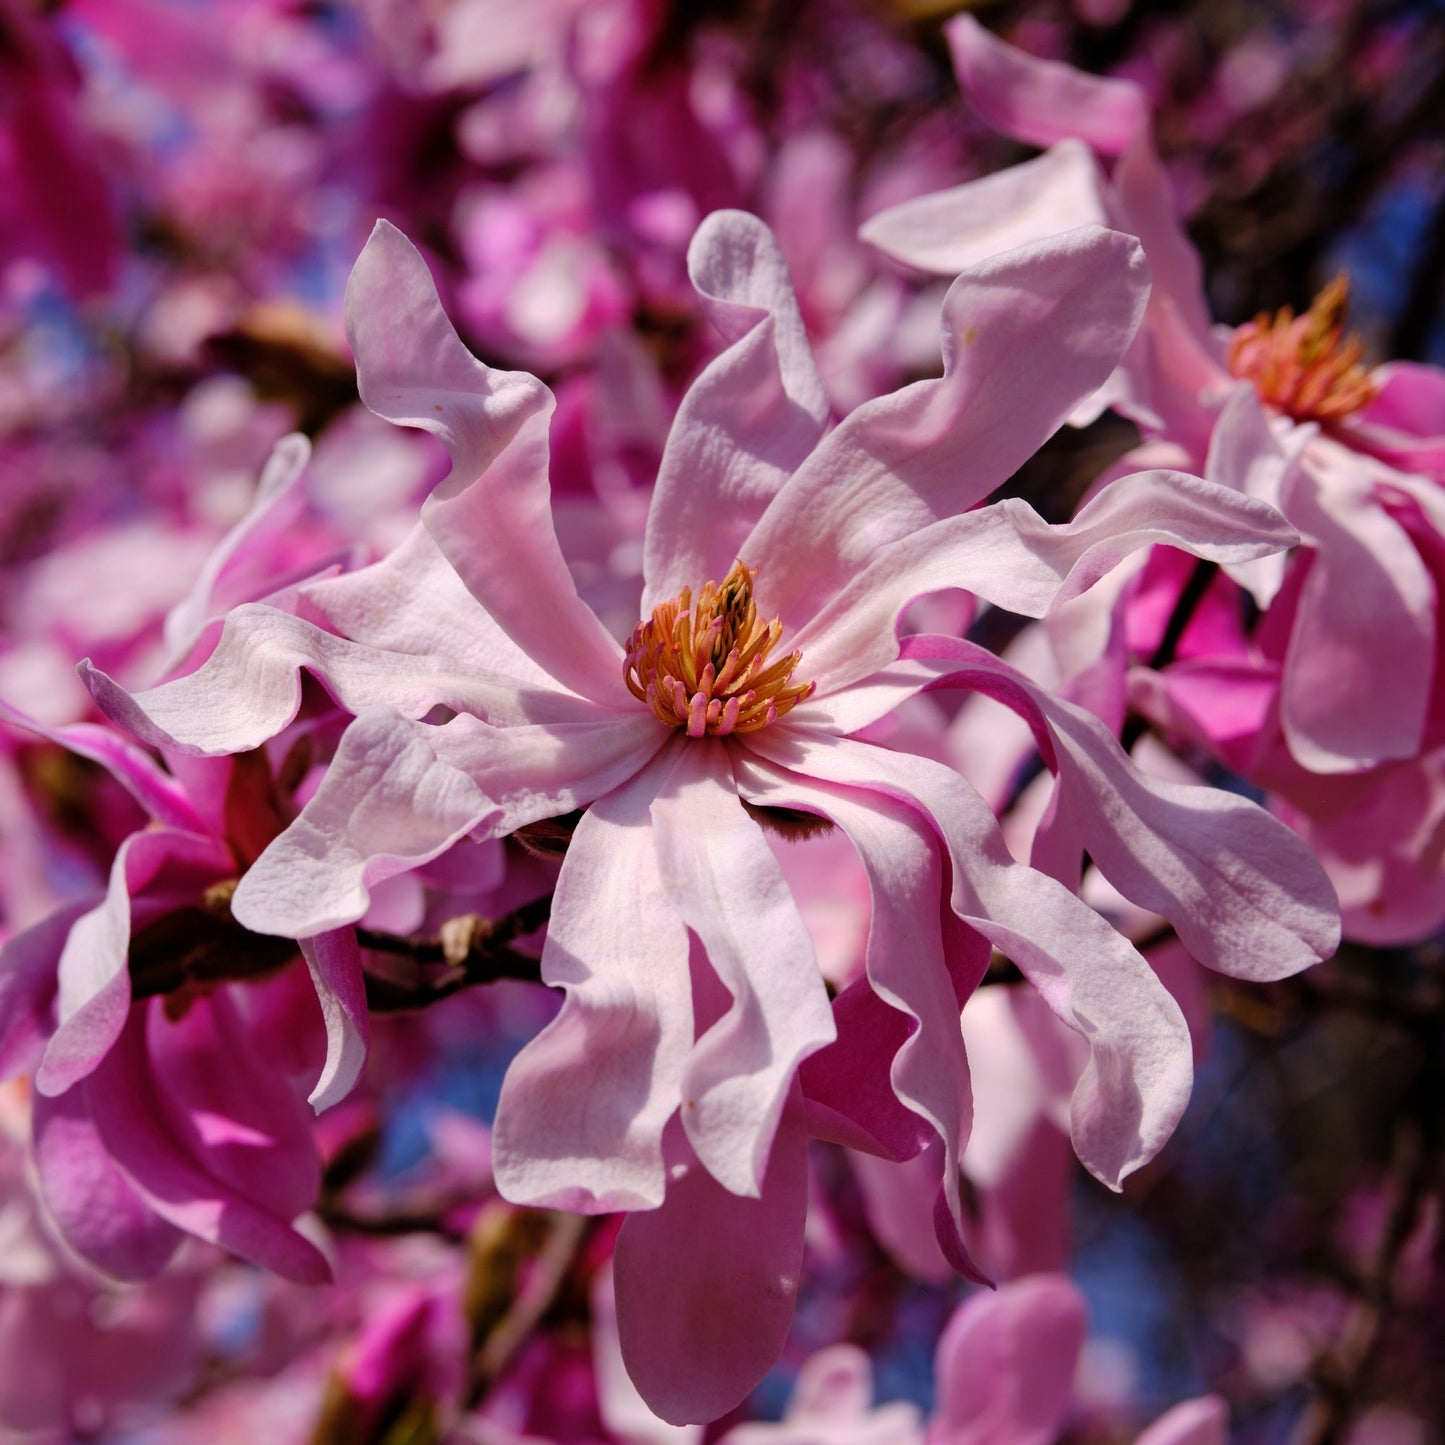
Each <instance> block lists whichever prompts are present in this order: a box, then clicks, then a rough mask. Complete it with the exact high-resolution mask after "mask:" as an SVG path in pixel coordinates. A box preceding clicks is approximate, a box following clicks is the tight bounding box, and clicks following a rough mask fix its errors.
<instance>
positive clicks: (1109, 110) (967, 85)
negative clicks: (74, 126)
mask: <svg viewBox="0 0 1445 1445" xmlns="http://www.w3.org/2000/svg"><path fill="white" fill-rule="evenodd" d="M944 33H945V35H946V36H947V37H948V46H949V49H950V50H951V51H952V52H953V64H954V69H955V70H956V71H957V72H958V81H959V84H960V86H962V88H963V92H964V94H965V95H966V96H967V97H968V99H969V102H970V103H971V104H972V105H973V107H974V109H975V110H977V111H978V113H979V114H980V115H981V116H982V117H983V118H984V119H985V120H986V121H987V122H988V123H989V125H991V126H992V127H993V128H994V129H995V130H999V131H1002V132H1003V133H1004V134H1005V135H1008V136H1012V137H1013V138H1014V139H1015V140H1021V141H1027V142H1028V143H1029V144H1030V145H1037V146H1049V145H1053V144H1054V142H1055V141H1060V140H1063V139H1064V138H1065V137H1067V136H1077V137H1079V139H1081V140H1084V141H1087V142H1088V144H1089V145H1090V146H1092V147H1093V148H1094V149H1095V150H1096V151H1098V152H1099V153H1100V154H1101V155H1106V156H1116V155H1120V154H1122V153H1123V152H1124V151H1126V150H1127V149H1128V148H1129V146H1130V145H1131V144H1132V143H1133V142H1134V141H1135V140H1136V139H1137V138H1138V137H1139V136H1141V135H1147V134H1148V132H1149V128H1150V117H1149V103H1148V101H1147V100H1145V98H1144V92H1143V91H1142V90H1141V89H1140V88H1139V86H1137V85H1135V84H1134V82H1133V81H1130V80H1113V79H1109V78H1107V77H1104V76H1097V75H1085V74H1084V73H1083V72H1082V71H1078V70H1075V69H1074V68H1073V67H1072V66H1070V65H1064V64H1061V63H1060V62H1059V61H1056V60H1040V59H1038V58H1037V57H1036V56H1032V55H1029V54H1028V53H1027V52H1026V51H1023V50H1019V49H1016V48H1015V47H1014V46H1012V45H1007V44H1005V43H1004V42H1003V41H1002V40H999V39H997V38H996V37H995V36H993V35H990V34H989V33H988V31H987V30H985V29H984V28H983V26H982V25H980V24H979V23H978V21H977V20H975V19H974V18H973V17H972V16H971V15H959V16H956V17H955V18H954V19H953V20H951V21H949V23H948V24H947V25H946V26H945V27H944Z"/></svg>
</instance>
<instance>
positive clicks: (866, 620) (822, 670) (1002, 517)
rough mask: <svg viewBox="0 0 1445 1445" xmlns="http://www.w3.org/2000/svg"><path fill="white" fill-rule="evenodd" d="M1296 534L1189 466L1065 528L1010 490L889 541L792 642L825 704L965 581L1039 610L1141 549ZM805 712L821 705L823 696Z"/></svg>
mask: <svg viewBox="0 0 1445 1445" xmlns="http://www.w3.org/2000/svg"><path fill="white" fill-rule="evenodd" d="M1298 540H1299V536H1298V533H1296V532H1295V530H1294V528H1293V527H1291V526H1290V525H1289V523H1288V522H1286V521H1285V519H1284V518H1283V517H1282V516H1281V515H1280V514H1279V512H1278V511H1276V510H1275V509H1274V508H1273V507H1271V506H1268V505H1266V504H1265V503H1263V502H1258V501H1255V500H1254V499H1252V498H1250V497H1246V496H1242V495H1241V494H1240V493H1239V492H1238V491H1235V490H1233V489H1231V488H1229V487H1223V486H1218V485H1216V484H1215V483H1213V482H1206V481H1203V480H1201V479H1200V478H1199V477H1193V476H1190V475H1188V474H1187V473H1185V472H1176V471H1165V470H1157V471H1148V472H1136V473H1134V474H1133V475H1132V476H1127V477H1121V478H1119V480H1118V481H1115V482H1113V483H1111V484H1110V485H1109V486H1108V487H1106V488H1104V489H1103V491H1101V492H1099V493H1098V495H1096V496H1095V497H1093V498H1092V499H1091V500H1090V501H1089V502H1087V503H1086V504H1085V505H1084V506H1083V507H1081V508H1080V510H1079V512H1078V515H1077V516H1076V517H1075V518H1074V519H1073V521H1071V522H1068V523H1065V524H1062V525H1059V526H1050V525H1048V524H1047V523H1046V522H1045V521H1044V520H1043V518H1041V517H1040V516H1039V515H1038V513H1037V512H1035V511H1034V510H1033V508H1031V507H1030V506H1029V505H1028V504H1027V503H1026V502H1023V501H1020V500H1018V499H1017V498H1010V499H1008V500H1006V501H1002V502H997V503H995V504H994V505H993V506H989V507H981V508H979V509H977V510H976V511H972V512H965V513H964V514H963V515H962V516H960V517H950V518H948V519H947V520H945V521H941V522H935V523H934V524H933V525H932V526H930V527H928V528H926V529H925V530H924V531H922V532H920V533H916V534H915V535H913V536H911V537H906V538H904V539H903V540H902V541H900V542H895V543H893V544H892V545H891V546H889V547H885V548H884V549H882V551H880V552H879V553H877V554H876V555H875V556H874V558H873V559H872V560H871V561H870V562H869V563H868V565H867V566H866V567H865V568H864V569H863V570H862V571H861V572H859V573H858V574H857V575H856V576H855V577H854V578H852V579H851V580H850V581H849V582H848V583H847V584H846V585H845V586H844V588H843V589H842V591H840V592H839V593H837V594H836V595H835V596H834V597H833V598H832V599H830V600H829V602H828V603H827V604H826V605H825V606H824V608H823V610H822V611H821V612H820V613H818V615H817V616H815V617H814V618H813V619H812V621H810V622H808V623H807V624H806V625H805V626H804V627H802V628H801V629H799V631H798V634H797V636H796V637H795V638H794V639H792V645H793V646H795V647H796V648H797V649H798V650H799V651H801V652H802V654H803V662H802V671H803V673H805V674H806V675H807V676H810V677H811V678H813V679H814V680H815V681H816V682H817V684H818V694H817V696H818V700H819V703H821V702H822V700H823V699H824V698H828V697H829V695H830V694H833V693H835V692H837V691H838V690H839V689H841V688H844V687H846V686H848V685H849V684H850V683H853V682H857V681H859V680H860V679H863V678H866V677H868V676H869V675H870V674H871V673H874V672H877V671H878V670H879V669H880V668H883V667H886V666H887V665H888V664H889V663H890V662H892V661H893V659H894V658H895V657H896V656H897V655H898V643H897V640H896V638H897V624H898V618H899V616H900V614H901V613H902V612H903V610H904V609H905V608H906V607H907V606H908V604H909V603H910V602H912V601H913V600H914V598H916V597H920V596H922V595H923V594H925V593H928V592H934V591H941V590H944V589H946V588H950V587H960V588H964V589H966V590H968V591H970V592H973V593H975V594H976V595H977V596H979V597H981V598H983V599H984V600H985V601H988V602H992V603H993V604H994V605H995V606H998V607H1003V608H1005V609H1007V610H1008V611H1010V612H1017V613H1021V614H1022V615H1024V616H1026V617H1043V616H1046V615H1047V614H1048V613H1049V612H1051V611H1052V610H1053V609H1054V608H1055V607H1058V606H1061V605H1062V604H1063V603H1065V602H1068V601H1070V600H1071V599H1073V598H1074V597H1077V596H1078V595H1079V594H1080V593H1082V592H1085V591H1087V590H1088V589H1089V588H1090V587H1092V586H1093V585H1094V584H1095V583H1096V582H1097V581H1098V580H1099V579H1100V578H1101V577H1103V576H1104V575H1105V574H1106V573H1108V572H1110V571H1112V570H1113V569H1114V568H1115V567H1117V566H1118V565H1119V563H1120V562H1122V561H1123V560H1124V559H1125V558H1126V557H1127V556H1129V555H1130V554H1131V553H1133V552H1136V551H1138V550H1139V549H1140V548H1142V547H1148V546H1152V545H1155V544H1163V545H1167V546H1171V547H1177V548H1179V549H1180V550H1181V551H1185V552H1188V553H1190V554H1191V555H1193V556H1196V557H1206V558H1208V559H1209V560H1211V561H1216V562H1221V563H1242V562H1246V561H1249V560H1252V559H1255V558H1259V557H1264V556H1268V555H1271V554H1273V553H1277V552H1280V551H1282V550H1283V549H1284V548H1286V547H1290V546H1292V545H1293V544H1294V543H1295V542H1297V541H1298ZM846 705H847V704H846V703H844V704H843V706H844V707H846ZM808 711H809V713H815V712H816V711H818V704H814V705H812V706H810V707H809V709H808ZM827 712H828V715H829V717H830V718H831V719H832V720H833V723H834V725H835V726H837V727H838V728H839V730H840V731H845V732H851V731H853V730H854V729H855V728H857V727H858V726H861V725H862V724H860V723H858V722H856V721H853V720H852V719H851V718H847V719H846V720H845V717H844V714H843V713H842V712H835V711H834V710H833V709H832V708H831V707H829V708H828V709H827ZM799 716H800V717H801V716H802V714H799ZM870 720H871V719H870Z"/></svg>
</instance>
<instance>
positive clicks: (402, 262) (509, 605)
mask: <svg viewBox="0 0 1445 1445" xmlns="http://www.w3.org/2000/svg"><path fill="white" fill-rule="evenodd" d="M346 335H347V339H348V341H350V343H351V349H352V352H353V353H354V354H355V356H356V368H357V384H358V386H359V388H360V391H361V399H362V401H363V402H365V404H366V405H367V406H368V407H370V408H371V410H372V411H374V412H376V413H377V415H378V416H383V417H385V418H386V419H387V420H388V421H392V422H396V423H397V424H398V425H399V426H414V427H420V428H422V429H423V430H424V431H429V432H431V433H432V434H433V435H434V436H436V437H437V438H438V439H439V440H440V441H441V443H442V445H443V446H445V447H446V449H447V453H448V455H449V456H450V457H451V459H452V470H451V473H450V475H449V476H448V477H447V479H446V481H444V482H443V483H442V484H441V486H440V487H438V488H437V490H436V491H435V492H434V493H433V494H432V495H431V497H430V498H428V500H427V502H426V503H425V504H424V506H423V508H422V519H423V521H424V522H425V523H426V526H427V528H428V530H429V531H430V532H431V534H432V536H433V537H434V538H435V539H436V542H437V545H438V546H439V547H440V548H441V550H442V552H443V553H445V554H446V556H447V558H448V560H449V561H450V562H451V564H452V565H453V566H454V567H455V568H456V570H457V573H458V575H459V576H460V577H461V579H462V581H463V582H464V583H466V585H467V588H468V590H469V591H470V592H471V593H472V595H473V596H474V597H476V598H477V600H478V601H479V602H481V604H482V605H483V606H484V607H485V608H486V609H487V611H488V612H489V613H491V615H492V616H493V617H495V618H496V620H497V621H498V623H500V624H501V626H502V627H503V629H505V631H506V632H507V633H508V635H509V636H511V637H512V638H513V640H514V641H515V642H516V643H517V645H518V646H519V647H521V648H522V650H523V651H524V652H526V653H528V654H529V655H530V656H532V657H534V658H535V659H536V660H537V662H538V663H539V664H540V665H541V666H542V667H544V668H545V669H546V670H547V672H549V673H550V674H551V675H552V676H553V677H555V678H557V679H558V680H559V681H560V682H562V683H563V684H564V685H565V686H568V687H570V688H572V689H573V690H574V691H576V692H579V693H581V694H583V695H584V696H587V697H593V698H595V699H597V700H599V701H602V702H609V703H616V702H620V701H621V700H622V699H623V698H625V697H626V690H625V688H624V687H623V685H622V650H621V648H620V647H619V646H618V644H617V642H616V641H615V640H614V639H613V638H612V637H610V636H609V635H608V633H607V632H606V630H605V629H604V628H603V626H602V624H601V623H600V622H599V621H598V620H597V617H596V615H595V614H594V613H593V612H592V610H591V608H589V607H588V606H587V605H586V604H585V603H584V602H583V601H582V599H581V598H580V597H579V596H578V595H577V588H576V586H575V585H574V584H573V581H572V576H571V574H570V573H569V572H568V570H567V564H566V562H565V561H564V560H563V558H562V550H561V548H560V547H559V546H558V544H557V534H556V531H555V530H554V529H553V525H552V511H551V489H550V485H549V482H548V476H547V457H548V444H547V432H548V427H549V424H550V422H551V417H552V409H553V399H552V393H551V392H550V391H548V389H547V388H546V387H545V386H544V385H543V384H542V383H541V382H540V381H538V380H537V378H536V377H534V376H529V375H528V374H527V373H526V372H521V371H498V370H496V369H494V368H493V367H490V366H486V365H484V364H483V363H482V362H480V361H478V360H477V359H476V357H474V356H473V355H472V354H471V352H469V351H468V350H467V348H466V347H465V346H464V345H463V344H462V341H461V338H460V337H459V336H458V335H457V333H456V331H455V329H454V328H453V326H452V324H451V322H450V321H448V320H447V317H446V313H445V312H444V311H443V310H442V304H441V300H440V298H439V297H438V296H437V292H436V286H435V284H434V283H433V281H432V278H431V273H430V272H429V271H428V270H427V265H426V262H425V261H424V260H423V259H422V257H421V253H420V252H419V251H418V250H417V249H416V247H415V246H413V245H412V244H411V242H410V241H408V240H407V239H406V237H405V236H403V235H402V234H401V232H400V231H398V230H397V229H396V227H395V226H393V225H391V224H390V223H389V222H387V221H378V222H377V223H376V227H375V229H374V230H373V231H372V233H371V237H370V239H369V240H368V241H367V243H366V246H365V248H364V249H363V251H362V253H361V255H360V256H359V257H358V258H357V262H356V265H355V267H354V268H353V270H352V273H351V279H350V281H349V282H348V283H347V287H346Z"/></svg>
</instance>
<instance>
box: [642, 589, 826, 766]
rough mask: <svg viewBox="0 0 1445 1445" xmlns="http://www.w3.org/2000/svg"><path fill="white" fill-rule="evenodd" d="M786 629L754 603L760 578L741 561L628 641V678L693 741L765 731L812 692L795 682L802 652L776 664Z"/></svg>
mask: <svg viewBox="0 0 1445 1445" xmlns="http://www.w3.org/2000/svg"><path fill="white" fill-rule="evenodd" d="M782 633H783V624H782V623H781V622H780V621H779V620H778V619H777V618H774V619H773V620H772V621H771V622H764V621H763V620H762V619H761V618H760V617H759V616H758V609H757V604H756V602H755V601H754V600H753V574H752V573H751V572H750V571H749V570H748V568H747V567H746V566H745V565H744V564H743V563H742V562H737V563H734V565H733V568H732V570H731V571H730V572H729V573H728V575H727V576H726V577H724V578H723V580H722V582H721V583H717V582H708V583H707V584H706V585H705V586H703V587H702V589H701V590H700V591H699V592H698V595H697V600H696V602H694V601H693V596H692V589H691V588H690V587H684V588H683V590H682V591H681V592H680V593H679V594H678V596H677V597H676V599H675V600H674V601H672V602H664V603H663V604H662V605H661V606H660V607H658V608H656V609H655V610H654V611H653V614H652V616H651V618H648V619H645V620H644V621H642V622H639V623H638V624H637V627H636V628H635V629H634V630H633V633H632V636H631V638H630V639H629V640H628V643H627V657H626V661H625V662H624V664H623V678H624V679H625V681H626V683H627V686H628V689H629V690H630V691H631V693H632V695H633V696H634V697H636V698H638V699H639V700H640V701H642V702H645V703H646V704H647V705H648V706H649V707H650V708H651V709H652V710H653V712H654V713H655V714H656V715H657V717H658V719H659V721H661V722H664V723H666V724H667V726H668V727H675V728H684V729H686V731H687V735H688V736H689V737H693V738H701V737H727V736H729V735H730V734H732V733H751V732H757V731H758V729H759V728H765V727H767V726H768V724H769V723H772V722H775V721H776V720H777V719H778V718H780V717H782V716H783V714H784V713H787V712H789V711H790V710H791V709H792V708H793V707H794V706H796V705H797V704H798V703H800V702H802V701H803V699H804V698H806V697H808V696H810V695H811V693H812V691H813V686H814V685H813V684H812V683H811V682H803V683H795V682H794V681H793V680H792V677H793V669H794V668H796V667H797V665H798V662H799V660H800V658H801V657H802V654H801V653H798V652H790V653H788V654H787V655H786V656H784V657H780V658H778V659H777V660H776V661H774V662H772V663H769V661H768V657H769V654H770V653H771V651H772V649H773V647H774V646H775V645H776V644H777V641H778V639H779V638H780V637H781V636H782Z"/></svg>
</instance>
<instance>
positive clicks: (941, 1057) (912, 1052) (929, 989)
mask: <svg viewBox="0 0 1445 1445" xmlns="http://www.w3.org/2000/svg"><path fill="white" fill-rule="evenodd" d="M738 779H739V784H740V786H741V787H742V789H743V795H744V796H745V797H746V798H747V799H748V800H749V801H750V802H756V803H764V804H775V805H778V806H782V807H801V808H803V809H805V810H808V811H817V812H820V813H822V814H823V815H824V816H825V817H828V818H831V819H832V820H833V821H834V822H835V823H837V824H838V826H839V827H840V828H842V829H843V831H844V832H845V833H846V834H847V835H848V839H849V841H850V842H851V843H852V844H853V846H854V848H856V849H857V851H858V857H859V859H860V860H861V861H862V863H863V867H864V870H865V872H866V873H867V875H868V891H869V897H870V900H871V903H872V913H871V915H870V918H869V927H868V951H867V960H866V963H867V969H868V981H869V983H870V984H871V985H872V987H873V988H874V990H875V991H876V992H877V994H878V995H879V997H880V998H882V999H883V1000H884V1001H885V1002H887V1003H888V1004H890V1005H891V1006H892V1007H893V1008H894V1009H896V1010H898V1012H900V1013H901V1014H903V1015H904V1016H906V1017H907V1018H908V1019H909V1020H910V1027H909V1037H908V1038H906V1039H905V1040H904V1041H903V1042H902V1044H901V1045H900V1046H899V1048H898V1051H897V1053H896V1054H895V1055H894V1057H893V1059H892V1063H891V1068H890V1075H889V1076H890V1081H891V1083H892V1086H893V1090H894V1092H895V1093H896V1094H897V1096H898V1097H899V1099H901V1100H902V1101H903V1103H905V1104H906V1105H907V1106H908V1107H909V1108H910V1109H911V1110H912V1111H913V1112H914V1113H915V1114H917V1115H918V1116H919V1118H921V1119H924V1120H926V1121H927V1123H928V1124H929V1125H930V1126H931V1127H932V1129H933V1130H934V1132H935V1133H936V1134H937V1135H938V1137H939V1138H940V1139H941V1140H942V1141H943V1149H944V1157H943V1192H944V1198H945V1200H946V1201H947V1209H948V1217H949V1220H950V1227H949V1228H948V1229H947V1230H946V1231H944V1233H943V1235H942V1237H941V1238H940V1240H939V1243H940V1245H941V1246H942V1247H943V1250H944V1253H945V1256H947V1257H948V1259H949V1262H950V1263H951V1264H953V1265H954V1267H955V1268H956V1269H958V1270H959V1271H960V1273H962V1274H964V1275H966V1276H967V1277H968V1278H970V1279H975V1280H980V1281H981V1280H983V1279H984V1278H985V1276H984V1275H983V1273H982V1272H981V1271H980V1270H979V1268H978V1266H977V1265H976V1264H975V1263H974V1262H973V1260H972V1258H971V1257H970V1256H969V1254H968V1252H967V1250H966V1249H965V1248H964V1246H963V1242H962V1241H963V1200H962V1198H961V1195H960V1190H959V1159H960V1157H961V1156H962V1153H963V1149H964V1146H965V1145H966V1144H967V1143H968V1134H969V1129H970V1127H971V1125H972V1122H973V1090H972V1086H971V1085H970V1083H969V1077H968V1062H967V1060H966V1058H965V1057H964V1051H963V1032H962V1029H961V1027H960V1024H959V1003H958V997H957V995H956V993H955V991H954V985H953V980H952V977H951V976H950V972H949V966H948V963H947V961H946V959H945V956H944V940H943V933H942V930H941V929H940V927H939V924H938V910H939V905H940V903H941V901H942V899H943V896H944V890H943V864H942V860H941V859H940V857H939V854H938V846H937V844H936V842H935V841H934V839H933V837H932V836H931V834H932V830H931V829H929V828H927V826H926V825H925V824H924V823H923V821H922V820H921V819H920V818H919V817H918V814H917V812H916V811H915V810H914V809H912V808H909V807H906V806H904V805H902V804H900V803H897V802H895V801H894V800H893V799H891V798H889V797H887V796H885V795H884V794H882V793H879V792H867V793H865V792H861V791H854V790H851V789H850V790H845V789H842V788H836V787H834V788H830V787H827V786H824V785H820V784H818V783H816V782H811V781H809V780H806V779H804V778H801V777H798V776H796V775H794V774H788V773H784V772H782V771H780V770H779V769H776V768H772V767H770V766H769V765H768V764H767V763H765V762H763V761H762V760H761V759H755V760H752V761H750V762H746V763H745V762H743V761H742V760H740V761H739V764H738Z"/></svg>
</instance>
